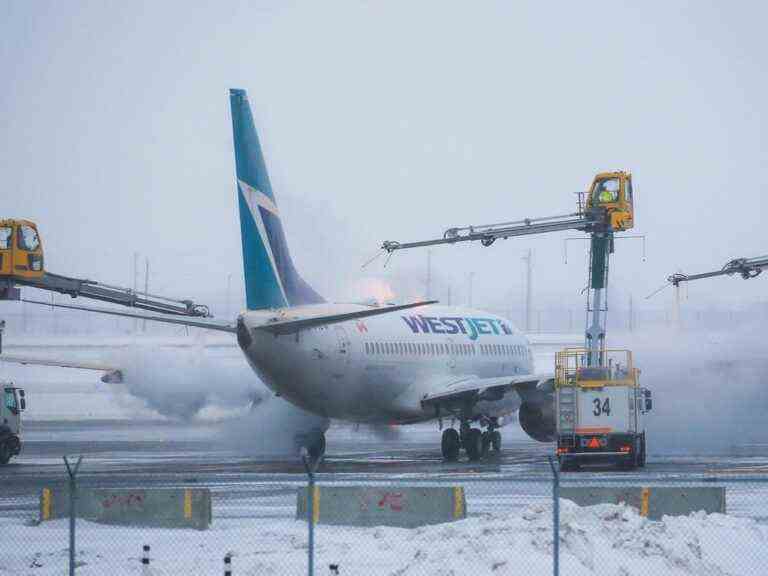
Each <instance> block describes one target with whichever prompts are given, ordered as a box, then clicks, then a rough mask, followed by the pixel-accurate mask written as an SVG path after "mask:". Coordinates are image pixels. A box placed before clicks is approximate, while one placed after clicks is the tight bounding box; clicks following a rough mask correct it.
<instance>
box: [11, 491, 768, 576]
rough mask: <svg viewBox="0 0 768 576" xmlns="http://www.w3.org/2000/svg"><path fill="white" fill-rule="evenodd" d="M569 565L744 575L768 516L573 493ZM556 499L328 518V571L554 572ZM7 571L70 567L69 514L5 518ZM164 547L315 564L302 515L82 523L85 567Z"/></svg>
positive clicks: (573, 569) (162, 556) (323, 564)
mask: <svg viewBox="0 0 768 576" xmlns="http://www.w3.org/2000/svg"><path fill="white" fill-rule="evenodd" d="M561 506H562V508H561V511H562V512H561V513H562V525H561V545H560V550H561V573H562V574H563V575H568V576H579V575H595V574H598V575H606V576H607V575H610V576H635V575H637V576H648V575H659V574H665V575H666V574H669V575H678V574H679V575H682V574H686V575H688V574H696V575H705V574H713V575H715V574H716V575H719V576H723V575H729V574H733V575H737V574H738V575H744V574H762V573H764V572H765V569H766V567H768V547H767V546H766V542H767V541H768V526H765V525H762V524H759V523H757V522H756V521H755V520H752V519H749V518H734V517H731V516H727V515H721V514H711V515H705V514H703V513H700V514H694V515H691V516H689V517H677V518H670V517H665V518H663V519H662V520H661V521H658V522H654V521H649V520H647V519H645V518H641V517H640V516H638V514H637V513H636V512H635V511H634V510H633V509H631V508H628V507H626V506H623V505H612V504H605V505H600V506H593V507H588V508H579V507H578V506H576V505H575V504H573V503H572V502H569V501H566V500H563V501H562V505H561ZM551 514H552V512H551V508H549V507H547V506H541V505H533V506H529V507H527V508H526V509H524V511H523V512H522V514H520V513H504V514H488V515H479V516H474V517H471V518H468V519H467V520H463V521H460V522H455V523H452V524H443V525H439V526H430V527H424V528H418V529H412V530H408V529H399V528H385V527H380V528H366V529H361V528H343V527H329V526H322V525H321V526H318V527H317V530H316V542H317V549H316V574H318V575H322V574H329V573H330V571H329V569H328V566H329V565H330V564H338V565H339V574H342V575H343V574H349V575H361V574H364V575H366V576H373V575H377V574H387V575H395V574H397V575H405V574H414V575H421V574H441V575H448V574H472V575H482V574H525V575H526V576H536V575H539V574H541V575H549V574H551V573H552V546H553V539H552V530H551ZM0 533H2V534H3V545H2V548H0V574H34V575H36V576H44V575H49V574H50V575H53V574H61V573H62V572H63V571H64V570H65V568H66V563H67V522H66V520H61V521H56V522H51V523H46V524H43V525H40V526H31V525H24V524H22V523H20V522H19V520H18V519H3V520H0ZM143 544H150V545H151V547H152V554H151V556H152V564H151V565H152V574H155V575H162V574H193V573H194V574H216V573H220V572H221V571H222V559H223V557H224V555H225V554H226V553H228V552H232V553H233V568H234V573H235V574H248V575H257V574H258V575H262V574H289V575H290V574H304V573H305V572H306V552H307V550H306V546H307V527H306V524H305V523H304V522H301V521H295V520H293V519H287V518H285V517H283V518H275V519H274V520H272V519H270V520H269V521H265V520H264V519H252V520H247V519H225V520H218V521H217V520H216V518H215V514H214V527H213V528H212V529H211V530H209V531H207V532H196V531H192V530H190V531H186V530H175V531H169V530H163V529H128V528H119V527H110V526H101V525H97V524H92V523H89V522H85V521H79V522H78V554H77V559H78V562H79V564H80V567H79V568H78V574H80V575H81V576H87V575H97V574H98V575H102V574H110V576H117V575H120V574H139V573H141V569H140V563H139V558H140V557H141V546H142V545H143Z"/></svg>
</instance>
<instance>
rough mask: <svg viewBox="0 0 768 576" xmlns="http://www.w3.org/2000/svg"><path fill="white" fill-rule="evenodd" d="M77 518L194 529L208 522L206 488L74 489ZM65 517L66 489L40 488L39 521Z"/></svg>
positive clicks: (200, 527) (208, 500)
mask: <svg viewBox="0 0 768 576" xmlns="http://www.w3.org/2000/svg"><path fill="white" fill-rule="evenodd" d="M77 494H78V499H77V517H78V518H83V519H85V520H92V521H94V522H101V523H103V524H121V525H129V526H157V527H164V528H196V529H198V530H205V529H206V528H208V527H209V526H210V525H211V516H212V512H211V492H210V490H208V488H160V489H154V488H153V489H146V490H145V489H138V488H137V489H133V490H130V489H116V490H112V489H104V488H97V489H92V488H82V489H80V490H78V492H77ZM67 517H69V490H67V489H65V488H62V489H52V488H43V491H42V493H41V494H40V521H41V522H43V521H45V520H55V519H58V518H67Z"/></svg>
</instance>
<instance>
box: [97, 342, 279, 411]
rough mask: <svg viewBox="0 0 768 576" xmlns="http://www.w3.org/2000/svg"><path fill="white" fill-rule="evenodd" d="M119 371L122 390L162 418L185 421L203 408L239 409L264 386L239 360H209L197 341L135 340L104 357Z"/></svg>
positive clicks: (208, 354) (263, 389)
mask: <svg viewBox="0 0 768 576" xmlns="http://www.w3.org/2000/svg"><path fill="white" fill-rule="evenodd" d="M110 362H111V363H113V364H115V365H116V366H117V367H119V368H120V369H121V371H122V373H123V384H121V385H118V386H119V387H120V388H119V389H122V390H123V391H125V392H127V393H128V394H130V395H131V396H134V397H136V398H139V399H141V400H143V401H144V402H145V404H146V405H147V407H148V408H151V409H153V410H155V411H157V412H158V413H159V414H161V415H163V416H167V417H170V418H178V419H183V420H189V419H192V418H194V417H195V416H196V415H197V414H198V413H199V412H200V411H201V410H202V409H203V408H204V407H206V406H210V405H216V406H220V407H230V408H235V407H244V406H248V405H249V404H250V403H251V402H252V401H254V400H258V399H259V398H261V397H263V396H266V394H267V390H266V389H265V388H264V386H263V385H262V384H261V382H259V379H258V378H257V377H256V375H255V374H254V373H253V371H252V370H251V369H250V368H249V367H248V365H247V364H246V363H245V361H243V360H241V359H235V358H215V357H212V356H211V355H210V353H208V352H207V351H206V349H205V347H204V345H203V344H202V343H201V342H197V343H195V344H194V345H192V346H185V347H161V346H157V345H155V346H152V345H149V344H136V345H133V346H131V347H129V348H127V349H125V350H118V351H116V352H115V353H114V354H113V355H112V358H111V360H110Z"/></svg>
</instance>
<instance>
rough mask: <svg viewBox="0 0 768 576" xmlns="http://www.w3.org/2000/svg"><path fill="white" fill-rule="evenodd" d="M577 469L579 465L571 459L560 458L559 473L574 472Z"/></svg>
mask: <svg viewBox="0 0 768 576" xmlns="http://www.w3.org/2000/svg"><path fill="white" fill-rule="evenodd" d="M578 469H579V463H578V462H576V460H574V459H573V458H560V471H561V472H575V471H576V470H578Z"/></svg>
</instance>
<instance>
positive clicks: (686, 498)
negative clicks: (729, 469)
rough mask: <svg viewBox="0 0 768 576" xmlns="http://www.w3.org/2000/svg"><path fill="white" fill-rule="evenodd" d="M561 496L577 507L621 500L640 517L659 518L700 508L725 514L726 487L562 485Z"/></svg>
mask: <svg viewBox="0 0 768 576" xmlns="http://www.w3.org/2000/svg"><path fill="white" fill-rule="evenodd" d="M560 497H561V498H565V499H566V500H571V501H573V502H575V503H576V504H578V505H579V506H594V505H595V504H619V503H624V504H627V505H628V506H632V507H633V508H637V510H638V511H639V512H640V515H641V516H646V517H648V518H650V519H651V520H659V519H661V517H662V516H687V515H688V514H691V513H692V512H698V511H699V510H703V511H704V512H707V513H708V514H711V513H713V512H719V513H721V514H725V488H724V487H721V486H696V487H693V486H686V487H676V486H673V487H669V486H664V487H653V488H643V487H636V486H632V487H612V486H593V487H588V486H561V487H560Z"/></svg>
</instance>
